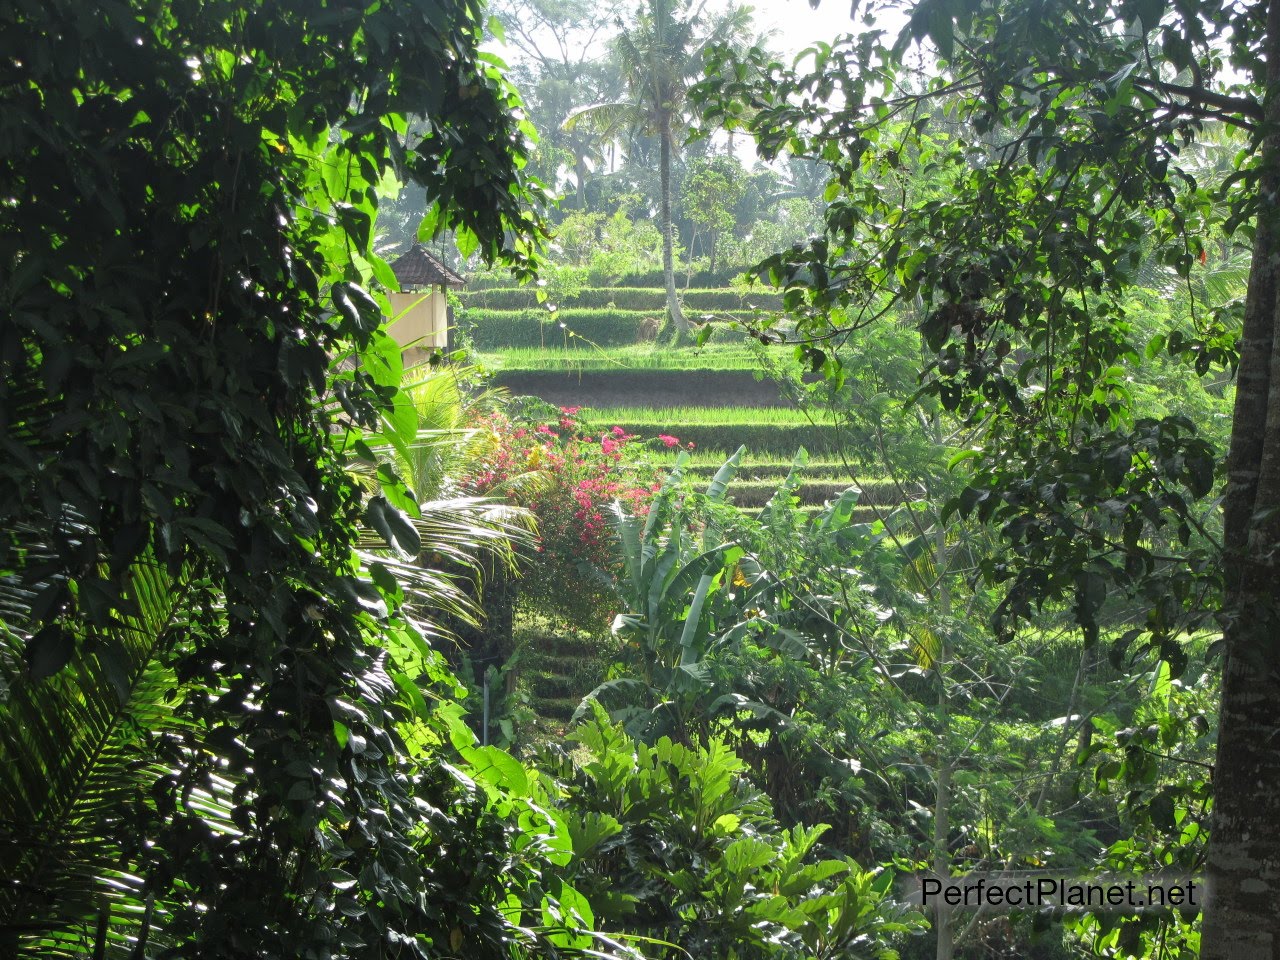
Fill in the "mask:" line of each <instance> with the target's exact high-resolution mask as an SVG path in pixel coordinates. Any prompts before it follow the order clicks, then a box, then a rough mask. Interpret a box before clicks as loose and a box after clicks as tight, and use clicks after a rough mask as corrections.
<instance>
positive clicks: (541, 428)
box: [538, 423, 556, 437]
mask: <svg viewBox="0 0 1280 960" xmlns="http://www.w3.org/2000/svg"><path fill="white" fill-rule="evenodd" d="M538 432H539V433H549V434H551V435H552V436H553V437H554V436H555V434H556V432H555V431H554V430H552V429H551V427H549V426H548V425H547V424H545V423H540V424H538Z"/></svg>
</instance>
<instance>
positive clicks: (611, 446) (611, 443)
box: [600, 437, 618, 453]
mask: <svg viewBox="0 0 1280 960" xmlns="http://www.w3.org/2000/svg"><path fill="white" fill-rule="evenodd" d="M600 449H601V450H602V451H603V452H604V453H613V452H614V451H615V450H617V449H618V441H617V440H610V439H609V438H608V437H605V438H604V439H603V440H601V441H600Z"/></svg>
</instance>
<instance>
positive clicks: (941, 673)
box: [933, 416, 955, 960]
mask: <svg viewBox="0 0 1280 960" xmlns="http://www.w3.org/2000/svg"><path fill="white" fill-rule="evenodd" d="M933 426H934V431H935V434H940V433H941V430H940V429H939V422H938V417H937V416H935V417H934V419H933ZM940 439H941V437H940V436H939V440H940ZM950 559H951V558H950V551H948V549H947V532H946V528H945V527H943V526H942V525H941V524H939V526H938V529H937V531H936V532H935V534H934V554H933V565H934V569H935V570H937V571H939V573H940V576H939V577H938V583H937V588H936V589H937V599H938V619H937V621H935V627H934V629H935V630H937V631H938V639H939V643H938V655H937V659H935V660H934V663H933V668H934V670H935V671H937V676H938V769H937V772H936V773H935V774H934V776H935V777H936V779H937V793H936V795H935V796H934V805H933V872H934V874H936V875H937V876H938V877H939V878H940V879H941V880H943V881H944V882H945V881H946V879H947V878H948V877H950V876H951V842H950V841H951V774H952V772H953V770H954V767H953V761H952V757H951V701H950V698H949V697H948V695H947V666H948V655H949V654H950V652H951V650H950V645H949V643H948V640H949V637H948V633H947V631H949V630H950V629H951V586H950V584H949V583H948V582H947V573H948V572H949V569H948V568H949V567H950ZM953 919H954V918H953V917H952V914H951V908H950V907H948V906H946V905H944V904H939V905H938V910H937V913H935V914H934V917H933V929H934V934H935V935H936V936H937V940H936V941H935V949H934V960H952V957H953V956H955V931H954V930H953V929H952V922H951V921H952V920H953Z"/></svg>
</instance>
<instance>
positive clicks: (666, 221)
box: [658, 113, 689, 344]
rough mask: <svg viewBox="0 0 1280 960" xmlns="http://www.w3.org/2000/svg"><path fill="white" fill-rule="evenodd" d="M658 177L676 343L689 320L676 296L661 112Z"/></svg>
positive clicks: (667, 124) (667, 121) (667, 128)
mask: <svg viewBox="0 0 1280 960" xmlns="http://www.w3.org/2000/svg"><path fill="white" fill-rule="evenodd" d="M658 140H659V148H658V157H659V163H658V177H659V179H660V181H661V193H662V200H661V203H660V208H661V210H660V213H661V223H660V224H659V226H660V227H661V229H662V278H663V280H664V281H665V282H666V285H667V313H668V314H669V315H670V316H671V322H672V323H673V324H674V325H675V328H676V343H677V344H680V343H683V342H684V341H685V340H687V339H688V338H689V321H688V320H686V319H685V318H684V311H683V310H681V309H680V301H679V299H677V297H676V268H675V255H674V253H673V252H672V246H673V245H672V237H671V117H670V115H668V114H666V113H664V114H663V115H662V118H661V120H660V122H659V124H658Z"/></svg>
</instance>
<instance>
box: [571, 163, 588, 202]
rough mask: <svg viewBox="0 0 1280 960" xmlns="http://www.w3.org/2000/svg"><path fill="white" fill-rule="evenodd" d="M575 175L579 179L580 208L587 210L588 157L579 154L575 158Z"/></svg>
mask: <svg viewBox="0 0 1280 960" xmlns="http://www.w3.org/2000/svg"><path fill="white" fill-rule="evenodd" d="M573 172H574V176H575V177H576V178H577V181H578V209H579V210H582V211H584V212H585V211H586V209H587V160H586V157H584V156H582V155H581V154H579V155H578V156H577V157H575V158H574V164H573Z"/></svg>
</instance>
